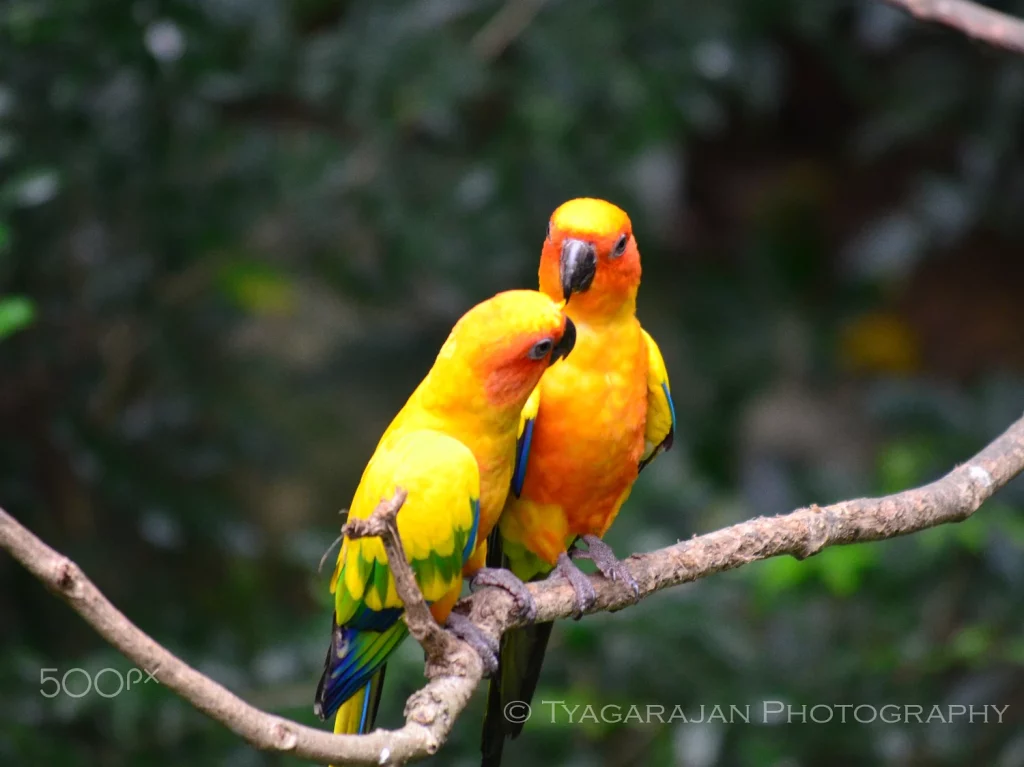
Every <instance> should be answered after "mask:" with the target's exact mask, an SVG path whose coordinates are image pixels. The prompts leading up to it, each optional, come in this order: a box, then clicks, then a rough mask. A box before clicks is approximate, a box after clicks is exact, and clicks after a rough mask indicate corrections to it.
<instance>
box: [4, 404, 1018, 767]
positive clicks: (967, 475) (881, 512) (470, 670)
mask: <svg viewBox="0 0 1024 767" xmlns="http://www.w3.org/2000/svg"><path fill="white" fill-rule="evenodd" d="M1022 470H1024V418H1022V419H1021V420H1019V421H1017V422H1016V423H1014V424H1013V425H1012V426H1011V427H1010V428H1009V429H1007V431H1006V432H1004V433H1003V434H1002V435H1001V436H1000V437H998V438H997V439H996V440H995V441H993V442H992V443H991V444H990V445H988V447H986V448H985V449H984V450H982V451H981V452H980V453H978V454H977V455H976V456H974V458H972V459H971V460H970V461H968V462H967V463H966V464H963V465H961V466H958V467H957V468H955V469H953V471H951V472H950V473H949V474H947V475H946V476H944V477H942V478H941V479H938V480H936V481H935V482H932V483H931V484H928V485H925V486H924V487H920V488H917V489H914V490H907V491H904V492H902V493H897V494H895V495H889V496H885V497H883V498H874V499H870V498H862V499H858V500H852V501H844V502H842V503H837V504H833V505H831V506H824V507H818V506H811V507H809V508H804V509H799V510H797V511H794V512H792V513H791V514H787V515H784V516H778V517H760V518H757V519H752V520H750V521H747V522H742V523H740V524H738V525H733V526H732V527H728V528H725V529H723V530H719V531H717V532H713V533H709V534H707V535H702V536H700V537H698V538H693V539H691V540H688V541H683V542H680V543H677V544H675V545H674V546H669V547H667V548H664V549H660V550H658V551H654V552H651V553H649V554H640V555H636V556H633V557H630V558H629V559H628V560H626V562H627V565H628V567H629V569H630V572H631V573H632V574H633V577H634V578H635V579H636V581H637V583H638V584H639V586H640V594H641V598H643V597H645V596H647V595H650V594H652V593H654V592H655V591H660V590H661V589H665V588H668V587H670V586H674V585H677V584H680V583H687V582H689V581H695V580H698V579H700V578H704V577H706V576H708V575H712V574H714V573H719V572H722V571H724V570H731V569H734V568H737V567H741V566H742V565H745V564H748V563H750V562H756V561H758V560H761V559H767V558H769V557H774V556H779V555H781V554H790V555H792V556H795V557H798V558H801V559H802V558H804V557H809V556H812V555H814V554H817V553H818V552H819V551H821V550H822V549H825V548H827V547H829V546H835V545H840V544H847V543H858V542H864V541H877V540H882V539H886V538H894V537H896V536H900V535H906V534H908V533H913V532H916V531H918V530H924V529H927V528H930V527H935V526H936V525H941V524H946V523H950V522H960V521H962V520H964V519H967V518H968V517H970V516H971V515H972V514H973V513H974V512H975V511H977V510H978V508H979V507H980V506H981V504H982V503H983V502H984V501H985V500H987V499H988V498H989V497H990V496H991V495H992V494H993V493H994V492H996V491H997V490H999V489H1000V488H1001V487H1003V486H1004V485H1005V484H1006V483H1007V482H1009V481H1010V480H1011V479H1012V478H1013V477H1014V476H1016V475H1017V474H1019V473H1020V472H1021V471H1022ZM393 501H394V499H392V502H393ZM375 514H376V512H375ZM371 518H372V517H371ZM383 532H384V533H385V535H384V540H385V541H387V539H388V538H389V537H390V538H391V539H392V541H397V540H398V538H397V534H396V531H391V532H388V531H386V530H385V531H383ZM399 544H400V542H399ZM0 547H2V548H4V549H6V550H7V551H8V552H10V553H11V555H12V556H14V558H15V559H17V560H18V561H19V562H21V563H22V564H23V565H24V566H25V567H26V568H27V569H28V570H29V571H31V572H32V573H33V574H34V575H35V576H36V577H37V578H39V579H40V580H41V581H42V582H43V583H44V584H46V585H47V586H48V587H49V588H50V589H51V590H53V591H54V592H55V593H56V594H57V595H58V596H60V597H61V598H62V599H64V600H65V601H66V602H68V604H70V605H71V607H72V608H73V609H74V610H76V611H77V612H78V613H79V614H80V615H81V616H82V617H83V618H84V619H85V620H86V621H87V622H88V623H89V624H90V625H92V626H93V628H95V629H96V630H97V631H98V632H99V633H100V635H101V636H103V637H104V638H105V639H106V640H107V641H108V642H110V643H111V644H112V645H113V646H114V647H116V648H117V649H118V650H120V651H121V652H122V653H123V654H124V655H125V656H126V657H128V658H129V659H131V660H132V661H134V662H135V663H136V664H138V665H139V666H140V667H141V668H144V669H146V670H147V671H151V672H154V673H155V676H156V678H157V679H158V680H159V681H160V683H161V684H164V685H166V686H167V687H169V688H171V689H172V690H174V691H175V692H176V693H178V694H179V695H181V696H182V697H183V698H185V699H186V700H187V701H189V702H190V703H191V704H192V705H193V706H195V707H196V708H197V709H199V710H200V711H203V712H204V713H206V714H207V715H208V716H210V717H211V718H213V719H215V720H217V721H218V722H220V723H222V724H223V725H225V726H226V727H228V728H230V729H231V730H232V731H233V732H235V733H237V734H238V735H239V736H240V737H242V738H243V739H245V740H246V741H247V742H249V743H250V744H252V745H253V746H255V747H256V748H260V749H264V750H268V751H287V752H291V753H294V754H296V755H297V756H300V757H303V758H306V759H311V760H314V761H317V762H321V763H327V762H333V763H336V764H340V763H343V764H402V763H405V762H407V761H411V760H413V759H417V758H421V757H423V756H426V755H429V754H433V753H435V752H436V751H437V749H438V748H440V746H441V745H442V744H443V743H444V742H445V740H446V738H447V737H448V734H449V733H450V732H451V728H452V726H453V725H454V723H455V720H456V718H457V717H458V716H459V714H460V713H461V712H462V710H463V709H464V708H465V706H466V704H467V703H468V701H469V699H470V697H471V696H472V694H473V691H474V690H475V688H476V687H477V685H478V684H479V683H480V681H481V678H482V675H483V670H482V665H481V663H480V660H479V658H478V657H477V655H476V653H475V652H473V651H472V650H471V649H470V648H469V647H468V645H466V644H464V643H462V642H456V641H453V642H452V643H451V646H450V649H449V650H448V651H447V657H446V658H445V665H446V666H447V667H448V668H450V669H458V670H459V673H457V674H456V673H452V674H438V675H436V676H433V677H431V679H430V681H429V682H428V683H427V685H426V686H425V687H424V688H423V689H421V690H420V691H419V692H417V693H416V694H414V695H413V696H412V697H411V698H410V699H409V701H408V702H407V704H406V724H405V726H404V727H402V728H400V729H398V730H394V731H387V730H376V731H374V732H372V733H370V734H368V735H333V734H331V733H328V732H325V731H322V730H315V729H312V728H309V727H304V726H302V725H299V724H296V723H295V722H291V721H289V720H287V719H283V718H281V717H277V716H273V715H271V714H267V713H265V712H263V711H260V710H258V709H256V708H253V707H252V706H250V705H249V704H248V703H246V702H245V701H243V700H241V699H239V698H238V697H236V696H235V695H233V694H232V693H230V692H229V691H228V690H226V689H225V688H224V687H222V686H221V685H219V684H217V683H216V682H214V681H213V680H211V679H209V678H207V677H205V676H203V675H202V674H200V673H199V672H198V671H196V670H195V669H193V668H192V667H191V666H188V665H187V664H186V663H184V662H183V661H181V660H180V659H178V658H177V657H175V656H174V655H172V654H171V653H170V652H168V651H167V650H166V649H164V648H163V647H161V646H160V645H159V644H157V643H156V642H154V641H153V640H152V639H151V638H150V637H148V636H147V635H146V634H144V633H143V632H142V631H140V630H139V629H138V628H137V627H136V626H134V625H133V624H132V623H131V622H130V621H129V620H128V619H127V618H126V617H125V616H124V615H122V614H121V613H120V612H118V611H117V609H116V608H115V607H114V606H113V605H112V604H110V602H109V601H107V599H106V598H105V597H104V596H103V595H102V594H101V593H100V592H99V590H98V589H97V588H96V587H95V586H94V585H93V584H92V582H91V581H89V579H88V578H86V577H85V575H83V574H82V572H81V571H80V570H79V568H78V566H77V565H75V564H74V563H73V562H72V561H71V560H69V559H67V558H66V557H64V556H62V555H61V554H58V553H57V552H55V551H54V550H53V549H51V548H49V547H48V546H47V545H46V544H44V543H43V542H42V541H40V540H39V539H38V538H36V537H35V536H34V535H32V533H30V532H29V531H28V530H26V529H25V528H24V527H22V526H21V525H20V524H19V523H18V522H17V521H15V520H14V518H13V517H11V516H10V515H8V514H7V513H6V512H4V511H3V510H0ZM399 551H400V549H398V547H392V549H391V550H389V551H388V558H389V562H391V565H392V570H393V572H395V573H396V574H398V573H403V572H404V570H407V569H408V570H409V572H408V573H407V575H408V576H409V578H411V577H412V576H411V569H409V568H408V565H407V564H405V567H404V568H403V567H402V565H401V564H399V563H404V555H401V556H398V552H399ZM399 577H401V576H399ZM397 582H398V581H397V580H396V587H397ZM411 583H412V586H413V587H415V580H414V579H412V580H411ZM591 583H592V584H593V586H594V590H595V592H596V593H597V601H596V603H595V606H594V608H592V610H591V612H594V611H598V610H617V609H622V608H624V607H628V606H629V605H631V604H633V603H634V601H635V600H634V597H633V594H632V592H631V591H630V589H629V588H628V587H626V586H624V585H623V584H621V583H618V582H612V581H608V580H606V579H604V578H599V577H596V576H591ZM528 588H529V589H530V592H531V594H532V595H533V597H534V600H535V601H536V604H537V620H540V621H550V620H555V619H559V618H567V617H570V616H571V615H572V614H573V611H574V608H575V605H574V600H573V591H572V588H571V587H570V586H569V585H568V584H566V583H565V582H564V581H562V580H560V579H549V580H547V581H542V582H540V583H531V584H529V586H528ZM401 589H402V590H403V591H405V592H406V593H404V594H402V592H401V591H400V592H399V593H400V594H401V595H402V598H403V599H405V600H407V605H410V606H413V605H415V604H416V599H415V595H414V593H413V591H415V592H416V593H418V589H410V588H409V583H408V582H406V583H404V584H403V586H401ZM419 598H420V599H421V600H422V595H420V597H419ZM424 607H425V605H424ZM462 608H463V609H464V610H465V611H466V612H467V613H468V614H469V615H470V617H471V618H472V620H473V621H474V622H475V623H476V624H477V625H478V626H479V627H481V629H482V630H483V631H485V632H487V633H490V634H491V635H492V636H493V637H495V638H497V637H499V636H500V635H501V633H502V632H504V631H506V630H508V629H509V628H512V627H513V626H518V625H522V620H521V619H520V618H519V617H518V613H517V611H516V610H515V603H514V601H513V599H512V597H511V596H510V595H508V594H506V593H505V592H503V591H501V590H500V589H491V588H488V589H483V590H481V591H479V592H477V593H475V594H473V595H471V596H469V597H468V598H467V599H465V600H463V603H462ZM409 609H410V611H411V612H415V610H416V609H417V608H416V607H410V608H409ZM428 615H429V612H428ZM410 620H414V619H410ZM431 621H432V619H431ZM435 625H436V624H435ZM410 630H412V625H411V624H410ZM442 633H444V632H442ZM462 672H464V673H462ZM310 687H311V689H312V684H311V685H310Z"/></svg>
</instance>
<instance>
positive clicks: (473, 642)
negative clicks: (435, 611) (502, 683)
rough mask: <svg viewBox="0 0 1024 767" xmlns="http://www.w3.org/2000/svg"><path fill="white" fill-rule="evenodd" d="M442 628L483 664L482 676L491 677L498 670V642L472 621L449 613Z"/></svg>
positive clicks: (460, 615)
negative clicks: (473, 651) (469, 649)
mask: <svg viewBox="0 0 1024 767" xmlns="http://www.w3.org/2000/svg"><path fill="white" fill-rule="evenodd" d="M444 627H445V628H446V629H448V631H450V632H451V633H452V634H453V635H455V636H456V637H458V638H459V639H461V640H462V641H463V642H465V643H466V644H468V645H469V646H470V647H472V648H473V649H474V650H476V654H477V655H479V656H480V660H481V661H482V662H483V664H484V676H493V675H494V673H495V672H496V671H497V670H498V651H499V649H500V646H499V644H498V642H497V641H496V640H494V639H492V638H491V637H490V636H489V635H487V634H486V633H484V631H483V630H482V629H481V628H480V627H479V626H477V625H476V624H475V623H473V621H471V620H470V619H469V618H467V617H466V616H465V615H462V614H460V613H451V614H449V615H448V620H447V621H446V622H445V624H444Z"/></svg>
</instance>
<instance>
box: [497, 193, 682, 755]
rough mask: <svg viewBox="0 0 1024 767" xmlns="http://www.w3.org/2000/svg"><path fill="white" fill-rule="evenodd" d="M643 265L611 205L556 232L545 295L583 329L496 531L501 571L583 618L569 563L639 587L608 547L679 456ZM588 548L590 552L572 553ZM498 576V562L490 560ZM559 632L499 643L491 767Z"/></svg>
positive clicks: (574, 205)
mask: <svg viewBox="0 0 1024 767" xmlns="http://www.w3.org/2000/svg"><path fill="white" fill-rule="evenodd" d="M639 285H640V254H639V252H638V251H637V245H636V240H635V239H634V238H633V231H632V225H631V223H630V220H629V217H628V216H627V215H626V213H625V212H624V211H622V210H621V209H620V208H618V207H616V206H615V205H612V204H611V203H609V202H605V201H604V200H596V199H576V200H570V201H569V202H566V203H565V204H563V205H562V206H560V207H559V208H558V209H557V210H556V211H555V212H554V214H553V215H552V217H551V220H550V223H549V224H548V232H547V237H546V238H545V240H544V246H543V249H542V252H541V260H540V289H541V291H542V292H544V293H546V294H547V295H549V296H551V297H552V299H554V300H558V299H564V300H565V301H566V302H567V303H566V306H565V312H566V314H568V315H569V317H570V318H571V319H572V321H573V322H574V323H576V332H577V338H576V349H575V351H574V352H573V355H572V358H571V359H569V360H567V361H566V363H565V364H563V365H559V366H558V367H557V368H551V369H550V370H548V371H547V372H546V373H545V374H544V377H543V378H542V379H541V382H540V386H539V387H538V389H539V392H540V394H539V400H538V401H537V402H536V403H534V402H533V399H534V398H533V397H531V404H536V410H535V412H534V413H533V414H532V415H533V418H532V419H531V418H530V416H531V413H530V412H529V411H528V410H527V412H525V413H524V420H525V424H524V428H523V437H522V438H521V439H520V451H519V455H518V457H517V466H516V472H515V478H514V484H513V488H512V490H513V492H512V494H510V495H509V496H508V501H507V502H506V505H505V509H504V511H503V512H502V515H501V521H500V523H499V533H500V541H501V546H502V548H503V550H504V551H503V553H504V560H503V564H505V565H506V566H507V567H508V568H510V569H511V571H512V573H514V574H515V575H516V576H517V577H518V578H520V579H522V580H524V581H525V580H531V579H536V578H538V577H540V576H543V575H545V574H547V573H549V572H551V571H552V570H556V571H557V572H560V573H561V574H562V575H563V576H565V577H566V578H567V579H568V580H569V582H570V583H571V584H572V586H573V589H574V590H575V592H576V602H577V610H578V613H579V614H582V613H583V611H585V610H586V609H588V608H589V607H590V606H591V605H592V604H593V601H594V599H595V594H594V590H593V587H592V586H591V585H590V583H589V581H588V580H587V578H586V577H585V576H584V575H583V573H582V572H581V571H580V570H579V569H578V568H577V567H576V565H575V564H573V562H572V558H573V557H575V558H588V559H591V560H593V561H594V563H595V565H596V566H597V568H598V569H599V570H600V572H601V573H602V574H603V575H604V576H605V577H608V578H612V579H613V580H622V581H624V582H626V583H627V584H629V585H630V586H631V587H632V588H633V589H634V591H636V589H637V585H636V582H635V581H634V580H633V578H632V576H630V574H629V571H628V570H627V569H626V568H625V567H624V566H623V565H622V564H621V563H620V562H619V561H618V560H617V559H616V558H615V555H614V554H613V553H612V550H611V549H610V548H609V547H608V545H607V544H605V543H603V542H602V540H601V538H602V537H603V536H604V534H605V533H606V532H607V531H608V528H609V527H610V526H611V524H612V522H613V521H614V520H615V516H616V515H617V514H618V513H619V509H620V508H621V507H622V504H623V503H624V502H625V500H626V498H628V497H629V492H630V489H631V488H632V486H633V482H634V481H635V480H636V478H637V475H638V474H639V472H640V470H641V469H643V468H644V467H645V466H646V465H647V464H648V463H650V462H651V461H652V460H653V459H654V458H655V456H657V455H658V454H659V453H660V452H661V451H663V450H666V449H667V448H669V447H671V445H672V437H673V434H674V431H675V412H674V408H673V404H672V397H671V394H670V393H669V383H668V374H667V373H666V370H665V363H664V361H663V360H662V357H661V352H660V351H659V350H658V346H657V344H655V343H654V341H653V339H652V338H651V337H650V336H649V335H648V334H647V332H646V331H644V329H643V328H642V327H641V326H640V323H639V321H638V320H637V318H636V295H637V288H638V287H639ZM579 541H582V542H583V543H585V544H586V545H587V547H588V548H587V551H581V550H579V549H576V548H575V545H576V544H578V542H579ZM490 556H491V558H492V561H491V562H489V564H492V565H497V564H498V562H497V551H494V550H492V552H491V555H490ZM551 627H552V624H550V623H547V624H539V625H531V626H526V627H523V628H521V629H515V630H512V631H510V632H507V633H506V634H505V636H504V637H503V638H502V642H501V653H500V658H501V659H500V668H499V671H498V673H497V675H496V676H495V678H494V679H493V681H492V682H491V686H490V691H489V695H488V710H487V717H486V720H485V723H484V733H483V744H482V750H483V764H484V765H487V766H489V767H493V765H497V764H498V763H500V760H501V750H502V746H503V745H504V740H505V738H506V737H515V736H516V735H518V734H519V733H520V732H521V731H522V727H523V725H522V723H513V722H509V721H507V720H506V719H505V717H504V715H503V712H504V711H505V710H506V708H505V707H506V706H507V705H508V704H509V703H510V702H512V701H516V700H520V701H525V702H527V703H529V701H530V699H531V697H532V696H533V692H534V689H535V687H536V684H537V679H538V676H539V674H540V666H541V663H542V661H543V657H544V650H545V648H546V646H547V640H548V637H549V636H550V633H551Z"/></svg>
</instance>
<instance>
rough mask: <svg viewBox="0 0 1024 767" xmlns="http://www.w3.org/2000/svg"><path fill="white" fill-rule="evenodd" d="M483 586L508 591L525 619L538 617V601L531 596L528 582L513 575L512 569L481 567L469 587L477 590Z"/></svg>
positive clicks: (530, 621)
mask: <svg viewBox="0 0 1024 767" xmlns="http://www.w3.org/2000/svg"><path fill="white" fill-rule="evenodd" d="M481 586H494V587H495V588H499V589H501V590H503V591H507V592H508V593H509V594H511V595H512V598H513V599H514V600H516V610H518V611H519V615H520V617H522V619H523V620H525V621H527V622H528V623H533V622H534V621H535V620H536V619H537V603H536V602H534V601H533V597H532V596H530V591H529V590H528V589H527V588H526V584H525V583H523V582H522V581H521V580H519V579H518V578H517V577H516V576H515V575H513V574H512V571H511V570H505V569H502V568H499V567H481V568H480V569H479V570H477V571H476V572H475V573H474V574H473V578H472V579H471V580H470V582H469V587H470V589H472V590H473V591H476V590H477V589H478V588H480V587H481Z"/></svg>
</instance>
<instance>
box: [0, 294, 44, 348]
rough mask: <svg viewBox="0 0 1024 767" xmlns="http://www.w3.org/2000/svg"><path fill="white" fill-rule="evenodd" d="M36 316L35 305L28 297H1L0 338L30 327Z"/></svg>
mask: <svg viewBox="0 0 1024 767" xmlns="http://www.w3.org/2000/svg"><path fill="white" fill-rule="evenodd" d="M35 316H36V314H35V306H34V305H33V303H32V301H30V300H29V299H28V298H25V297H24V296H8V297H5V298H0V339H2V338H4V337H5V336H9V335H11V334H12V333H16V332H17V331H19V330H21V329H23V328H26V327H28V326H29V325H31V324H32V322H33V321H34V320H35Z"/></svg>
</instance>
